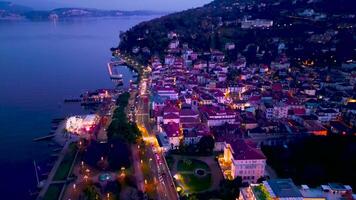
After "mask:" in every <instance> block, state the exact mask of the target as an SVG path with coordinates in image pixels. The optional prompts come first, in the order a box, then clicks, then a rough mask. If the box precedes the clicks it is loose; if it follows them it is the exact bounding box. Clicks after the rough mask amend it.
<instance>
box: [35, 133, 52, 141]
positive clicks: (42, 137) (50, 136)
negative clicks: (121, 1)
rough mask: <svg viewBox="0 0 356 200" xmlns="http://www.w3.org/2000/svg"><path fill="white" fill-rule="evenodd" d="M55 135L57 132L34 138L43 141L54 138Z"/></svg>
mask: <svg viewBox="0 0 356 200" xmlns="http://www.w3.org/2000/svg"><path fill="white" fill-rule="evenodd" d="M54 136H56V134H55V133H54V134H51V135H46V136H41V137H37V138H35V139H33V141H34V142H38V141H43V140H49V139H52V138H54Z"/></svg>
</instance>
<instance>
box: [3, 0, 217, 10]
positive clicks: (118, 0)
mask: <svg viewBox="0 0 356 200" xmlns="http://www.w3.org/2000/svg"><path fill="white" fill-rule="evenodd" d="M9 1H11V2H13V3H17V4H22V5H26V6H30V7H32V8H35V9H53V8H58V7H86V8H98V9H120V10H159V11H179V10H184V9H188V8H192V7H197V6H202V5H204V4H206V3H209V2H210V1H211V0H9Z"/></svg>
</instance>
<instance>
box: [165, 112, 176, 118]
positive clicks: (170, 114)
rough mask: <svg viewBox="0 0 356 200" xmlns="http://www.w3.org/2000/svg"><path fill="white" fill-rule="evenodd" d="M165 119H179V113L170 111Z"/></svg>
mask: <svg viewBox="0 0 356 200" xmlns="http://www.w3.org/2000/svg"><path fill="white" fill-rule="evenodd" d="M163 119H179V115H177V114H174V113H168V114H166V115H164V116H163Z"/></svg>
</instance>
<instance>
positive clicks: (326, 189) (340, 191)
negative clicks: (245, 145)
mask: <svg viewBox="0 0 356 200" xmlns="http://www.w3.org/2000/svg"><path fill="white" fill-rule="evenodd" d="M238 199H239V200H264V199H271V200H277V199H278V200H340V199H345V200H347V199H350V200H352V199H354V198H353V194H352V188H351V187H350V186H348V185H342V184H337V183H329V184H327V185H321V186H320V187H317V188H309V187H308V186H307V185H301V187H297V186H296V185H295V184H294V183H293V181H292V179H271V180H268V181H264V182H263V183H262V184H250V185H249V187H246V188H241V189H240V195H239V198H238Z"/></svg>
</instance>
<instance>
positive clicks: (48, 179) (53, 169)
mask: <svg viewBox="0 0 356 200" xmlns="http://www.w3.org/2000/svg"><path fill="white" fill-rule="evenodd" d="M71 142H72V141H71V140H67V142H66V143H65V145H64V147H63V149H62V151H61V153H60V155H59V157H58V159H57V161H56V162H55V164H54V166H53V168H52V170H51V172H50V173H49V175H48V178H47V180H46V182H45V184H44V186H43V188H42V189H41V191H40V193H39V195H38V197H37V200H41V199H43V197H44V196H45V194H46V192H47V190H48V187H49V186H50V185H51V184H52V183H57V182H55V181H53V177H54V175H55V174H56V172H57V170H58V167H59V166H60V165H61V163H62V161H63V158H64V156H65V155H66V154H67V152H68V148H69V144H71Z"/></svg>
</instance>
